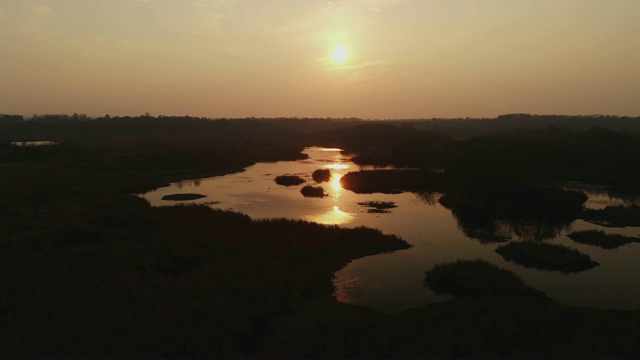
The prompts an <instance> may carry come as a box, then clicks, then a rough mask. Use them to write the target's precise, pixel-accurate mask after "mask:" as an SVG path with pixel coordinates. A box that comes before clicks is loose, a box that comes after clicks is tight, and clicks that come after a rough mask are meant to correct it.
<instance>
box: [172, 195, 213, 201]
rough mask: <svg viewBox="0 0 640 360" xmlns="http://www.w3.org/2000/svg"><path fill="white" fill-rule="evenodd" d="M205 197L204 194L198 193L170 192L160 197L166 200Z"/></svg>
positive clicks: (186, 199)
mask: <svg viewBox="0 0 640 360" xmlns="http://www.w3.org/2000/svg"><path fill="white" fill-rule="evenodd" d="M203 198H206V196H205V195H200V194H171V195H165V196H163V197H162V200H167V201H188V200H198V199H203Z"/></svg>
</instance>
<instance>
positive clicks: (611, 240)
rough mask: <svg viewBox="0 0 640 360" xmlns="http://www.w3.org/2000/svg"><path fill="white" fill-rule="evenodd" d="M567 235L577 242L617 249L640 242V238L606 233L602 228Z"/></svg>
mask: <svg viewBox="0 0 640 360" xmlns="http://www.w3.org/2000/svg"><path fill="white" fill-rule="evenodd" d="M567 237H568V238H569V239H571V240H573V241H575V242H577V243H582V244H589V245H594V246H597V247H601V248H603V249H616V248H619V247H620V246H623V245H627V244H630V243H634V242H636V243H640V238H637V237H630V236H624V235H620V234H606V233H605V232H604V231H601V230H584V231H576V232H573V233H571V234H569V235H567Z"/></svg>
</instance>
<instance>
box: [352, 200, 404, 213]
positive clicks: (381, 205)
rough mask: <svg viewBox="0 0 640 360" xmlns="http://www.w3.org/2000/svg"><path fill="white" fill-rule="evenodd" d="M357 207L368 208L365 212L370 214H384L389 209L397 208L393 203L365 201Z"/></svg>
mask: <svg viewBox="0 0 640 360" xmlns="http://www.w3.org/2000/svg"><path fill="white" fill-rule="evenodd" d="M358 205H360V206H364V207H366V208H368V210H367V212H368V213H371V214H386V213H388V212H389V209H394V208H397V207H398V205H396V203H394V202H393V201H365V202H359V203H358Z"/></svg>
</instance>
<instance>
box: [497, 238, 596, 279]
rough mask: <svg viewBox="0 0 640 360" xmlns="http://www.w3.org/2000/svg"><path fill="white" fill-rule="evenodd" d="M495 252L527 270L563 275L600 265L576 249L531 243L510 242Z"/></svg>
mask: <svg viewBox="0 0 640 360" xmlns="http://www.w3.org/2000/svg"><path fill="white" fill-rule="evenodd" d="M496 252H497V253H498V254H500V255H501V256H502V257H503V258H505V259H506V260H508V261H511V262H514V263H516V264H519V265H522V266H524V267H527V268H534V269H540V270H548V271H561V272H563V273H574V272H580V271H585V270H589V269H591V268H594V267H596V266H598V265H600V264H598V263H597V262H595V261H593V260H591V258H590V257H589V255H586V254H582V253H581V252H579V251H578V250H576V249H572V248H569V247H566V246H562V245H554V244H545V243H540V242H533V241H523V242H512V243H509V244H507V245H503V246H500V247H499V248H497V249H496Z"/></svg>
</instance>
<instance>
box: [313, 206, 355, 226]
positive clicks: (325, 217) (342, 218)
mask: <svg viewBox="0 0 640 360" xmlns="http://www.w3.org/2000/svg"><path fill="white" fill-rule="evenodd" d="M353 217H354V215H353V214H350V213H348V212H344V211H342V210H340V207H339V206H334V207H333V209H331V210H329V211H327V212H325V213H322V214H319V215H310V216H307V218H306V220H308V221H313V222H316V223H319V224H324V225H343V224H347V223H349V222H350V221H351V220H353Z"/></svg>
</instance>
